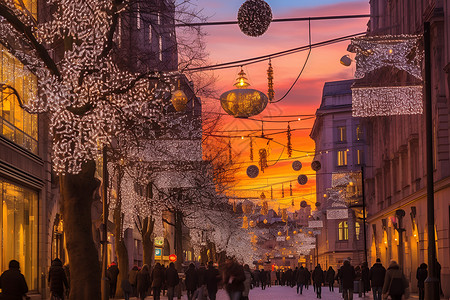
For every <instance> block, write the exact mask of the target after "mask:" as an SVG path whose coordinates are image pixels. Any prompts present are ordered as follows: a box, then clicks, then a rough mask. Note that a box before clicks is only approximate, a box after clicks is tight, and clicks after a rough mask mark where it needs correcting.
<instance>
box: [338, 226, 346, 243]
mask: <svg viewBox="0 0 450 300" xmlns="http://www.w3.org/2000/svg"><path fill="white" fill-rule="evenodd" d="M338 231H339V232H338V236H339V240H340V241H348V223H347V221H342V222H339V226H338Z"/></svg>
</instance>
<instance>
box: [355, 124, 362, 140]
mask: <svg viewBox="0 0 450 300" xmlns="http://www.w3.org/2000/svg"><path fill="white" fill-rule="evenodd" d="M362 139H363V130H362V128H361V125H357V126H356V140H357V141H361V140H362Z"/></svg>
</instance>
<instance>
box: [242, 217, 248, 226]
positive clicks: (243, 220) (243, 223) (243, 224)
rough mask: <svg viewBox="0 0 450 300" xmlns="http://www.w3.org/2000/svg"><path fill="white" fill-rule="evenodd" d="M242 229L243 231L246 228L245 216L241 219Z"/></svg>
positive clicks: (246, 219)
mask: <svg viewBox="0 0 450 300" xmlns="http://www.w3.org/2000/svg"><path fill="white" fill-rule="evenodd" d="M242 228H244V229H247V228H248V218H247V217H246V216H244V217H243V218H242Z"/></svg>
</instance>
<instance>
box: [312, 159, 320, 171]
mask: <svg viewBox="0 0 450 300" xmlns="http://www.w3.org/2000/svg"><path fill="white" fill-rule="evenodd" d="M320 168H322V165H321V163H320V161H318V160H315V161H313V162H312V163H311V169H313V170H314V171H319V170H320Z"/></svg>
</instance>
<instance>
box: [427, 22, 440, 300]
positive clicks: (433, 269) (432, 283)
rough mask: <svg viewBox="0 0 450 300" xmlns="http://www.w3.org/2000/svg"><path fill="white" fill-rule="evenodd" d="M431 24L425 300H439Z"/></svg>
mask: <svg viewBox="0 0 450 300" xmlns="http://www.w3.org/2000/svg"><path fill="white" fill-rule="evenodd" d="M430 30H431V28H430V22H425V23H424V26H423V37H424V50H425V51H424V52H425V123H426V153H427V231H428V232H427V233H428V277H427V279H426V280H425V299H427V300H438V299H439V279H438V274H437V266H436V262H437V259H436V236H435V235H434V178H433V172H434V167H433V114H432V111H431V110H432V101H431V95H432V93H431V88H432V87H431V32H430Z"/></svg>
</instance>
